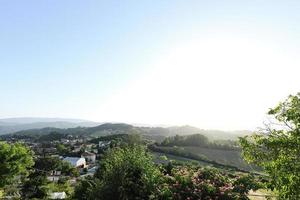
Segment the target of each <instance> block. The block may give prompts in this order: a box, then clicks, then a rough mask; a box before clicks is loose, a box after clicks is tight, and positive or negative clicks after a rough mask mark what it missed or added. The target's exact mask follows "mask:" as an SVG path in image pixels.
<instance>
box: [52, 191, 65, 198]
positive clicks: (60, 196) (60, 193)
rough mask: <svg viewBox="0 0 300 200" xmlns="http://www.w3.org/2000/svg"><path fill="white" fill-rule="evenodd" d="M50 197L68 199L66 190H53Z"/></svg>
mask: <svg viewBox="0 0 300 200" xmlns="http://www.w3.org/2000/svg"><path fill="white" fill-rule="evenodd" d="M49 198H50V199H66V198H67V195H66V193H65V192H53V193H51V194H50V197H49Z"/></svg>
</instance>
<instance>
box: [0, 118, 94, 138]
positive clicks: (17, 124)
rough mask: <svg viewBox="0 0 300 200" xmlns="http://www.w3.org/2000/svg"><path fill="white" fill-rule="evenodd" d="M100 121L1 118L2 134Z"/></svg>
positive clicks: (82, 124) (0, 133) (79, 125)
mask: <svg viewBox="0 0 300 200" xmlns="http://www.w3.org/2000/svg"><path fill="white" fill-rule="evenodd" d="M99 124H100V123H97V122H92V121H87V120H81V119H64V118H6V119H0V135H3V134H9V133H15V132H18V131H23V130H31V129H43V128H47V127H51V128H59V129H67V128H75V127H91V126H96V125H99Z"/></svg>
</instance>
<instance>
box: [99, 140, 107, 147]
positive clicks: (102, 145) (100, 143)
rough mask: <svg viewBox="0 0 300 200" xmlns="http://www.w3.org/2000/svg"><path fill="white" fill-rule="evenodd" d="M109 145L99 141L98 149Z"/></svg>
mask: <svg viewBox="0 0 300 200" xmlns="http://www.w3.org/2000/svg"><path fill="white" fill-rule="evenodd" d="M109 145H110V141H99V147H100V148H104V147H107V146H109Z"/></svg>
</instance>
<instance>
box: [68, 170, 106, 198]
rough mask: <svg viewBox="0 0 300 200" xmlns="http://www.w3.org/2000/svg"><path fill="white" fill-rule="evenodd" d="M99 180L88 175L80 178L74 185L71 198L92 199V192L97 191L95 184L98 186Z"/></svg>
mask: <svg viewBox="0 0 300 200" xmlns="http://www.w3.org/2000/svg"><path fill="white" fill-rule="evenodd" d="M99 185H101V182H100V180H99V179H95V178H93V177H90V176H88V177H87V178H85V179H83V180H81V181H80V182H79V184H77V185H76V187H75V191H74V195H73V199H77V200H92V199H95V198H94V196H95V195H94V193H95V192H97V186H98V187H99Z"/></svg>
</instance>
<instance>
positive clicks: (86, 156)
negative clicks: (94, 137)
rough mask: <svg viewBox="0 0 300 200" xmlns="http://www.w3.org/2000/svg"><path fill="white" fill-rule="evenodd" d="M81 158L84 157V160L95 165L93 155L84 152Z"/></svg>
mask: <svg viewBox="0 0 300 200" xmlns="http://www.w3.org/2000/svg"><path fill="white" fill-rule="evenodd" d="M81 157H84V158H85V160H86V161H87V162H90V163H95V161H96V154H94V153H90V152H84V153H83V154H82V155H81Z"/></svg>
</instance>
